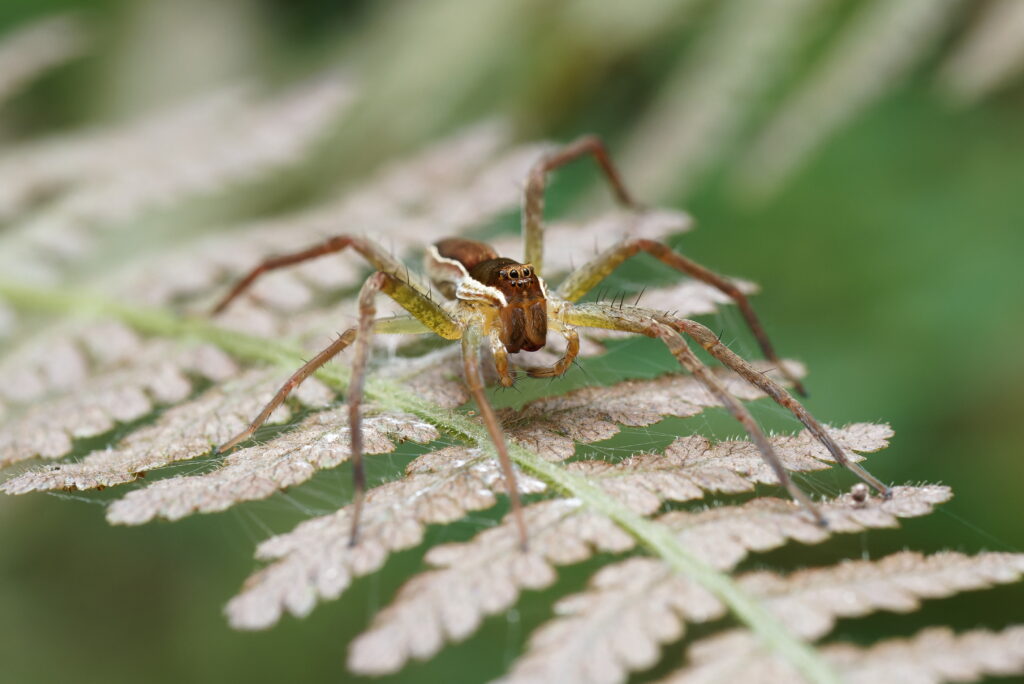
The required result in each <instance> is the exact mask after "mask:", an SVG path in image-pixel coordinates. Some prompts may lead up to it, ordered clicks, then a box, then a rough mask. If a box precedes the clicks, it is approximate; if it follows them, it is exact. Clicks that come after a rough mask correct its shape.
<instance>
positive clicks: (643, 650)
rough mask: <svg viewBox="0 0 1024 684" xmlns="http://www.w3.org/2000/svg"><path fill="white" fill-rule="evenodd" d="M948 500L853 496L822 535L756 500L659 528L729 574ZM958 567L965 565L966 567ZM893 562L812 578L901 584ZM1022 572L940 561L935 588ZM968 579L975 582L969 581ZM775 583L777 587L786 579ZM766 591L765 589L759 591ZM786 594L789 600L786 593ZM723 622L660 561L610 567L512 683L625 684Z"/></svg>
mask: <svg viewBox="0 0 1024 684" xmlns="http://www.w3.org/2000/svg"><path fill="white" fill-rule="evenodd" d="M783 458H784V457H783ZM946 498H948V489H944V488H942V487H934V488H933V487H916V488H915V487H897V488H896V491H895V493H894V497H893V499H892V500H891V501H888V502H883V501H879V500H870V501H868V502H865V503H864V504H863V505H862V506H858V505H857V503H856V502H854V501H853V500H852V498H851V497H849V496H846V497H841V498H839V499H837V500H833V501H830V502H822V503H821V505H820V506H821V510H822V513H823V514H824V515H825V516H826V518H827V519H828V521H829V528H828V529H822V528H821V527H820V526H818V525H816V524H815V523H814V522H813V521H811V520H809V519H808V517H807V515H806V513H805V512H804V511H802V510H800V509H799V508H798V507H796V506H795V505H793V504H792V503H791V502H784V501H781V500H772V499H757V500H754V501H752V502H750V503H748V504H745V505H742V506H730V507H723V508H715V509H710V510H709V511H706V512H701V513H684V514H676V513H669V514H666V515H663V516H662V517H660V520H662V521H663V522H665V523H666V524H668V525H669V526H670V527H671V528H673V529H674V530H676V532H677V535H678V536H679V538H680V540H681V541H682V542H683V543H684V544H685V545H686V546H687V548H690V549H692V550H693V551H695V552H696V553H698V554H699V555H701V556H702V557H703V558H706V559H707V560H708V561H710V562H712V563H713V564H714V565H715V566H716V567H718V568H720V569H730V568H732V567H734V566H735V565H736V564H738V563H739V562H740V561H741V560H743V558H745V557H746V555H748V554H749V553H750V552H751V551H767V550H769V549H773V548H777V547H780V546H783V545H784V544H785V543H786V542H787V541H788V540H794V541H799V542H801V543H804V544H816V543H820V542H823V541H825V540H826V539H827V538H828V537H830V536H831V533H835V532H855V531H861V530H863V529H867V528H872V527H889V526H892V525H894V524H895V518H896V517H897V516H898V517H911V516H918V515H925V514H927V513H929V512H931V510H932V507H933V506H934V505H935V504H937V503H940V502H942V501H945V499H946ZM769 511H771V512H769ZM684 521H685V522H684ZM900 557H901V556H895V557H893V558H900ZM911 557H912V558H911ZM905 558H906V559H907V560H908V562H909V563H910V564H913V561H914V560H916V561H919V563H918V564H916V565H914V567H913V568H912V569H913V571H918V576H925V575H926V572H925V571H924V570H923V569H922V566H923V565H927V564H928V563H929V562H931V561H923V560H922V559H921V557H920V556H914V555H912V554H911V555H910V556H906V557H905ZM959 560H963V562H961V563H958V564H957V561H959ZM989 561H991V562H989ZM888 562H889V564H888V565H885V566H883V567H876V566H874V565H872V564H870V563H868V565H869V566H870V568H869V569H867V570H864V571H863V572H861V574H859V575H858V574H857V569H856V568H855V569H853V570H852V571H849V572H848V574H842V570H839V569H838V568H843V567H847V566H845V565H841V566H837V567H835V568H825V569H819V570H813V571H809V572H820V573H822V574H818V575H812V576H815V578H817V579H821V578H824V576H825V575H827V573H828V572H834V571H835V572H838V573H840V574H841V576H842V578H847V579H848V582H849V584H850V585H853V584H855V583H857V582H860V583H861V585H866V584H867V582H868V578H866V576H865V575H868V574H869V573H870V572H871V571H874V572H876V573H877V574H878V575H881V576H883V578H884V579H887V580H889V581H891V582H893V583H898V582H899V580H900V574H899V570H900V569H901V567H900V565H899V564H900V562H901V561H900V560H894V561H888ZM1015 563H1017V564H1019V563H1020V558H1019V557H1018V558H1017V559H1016V560H1011V559H1006V558H1002V557H995V558H994V559H983V560H978V561H974V560H972V559H968V558H967V557H961V558H959V559H956V560H952V561H949V562H948V563H947V562H946V560H940V561H938V563H937V564H938V565H940V566H943V564H946V565H949V566H952V567H950V568H948V571H947V573H946V574H941V572H942V571H943V569H946V568H944V567H940V569H939V572H940V574H938V576H935V578H932V579H933V580H934V581H935V582H934V583H933V584H932V585H931V587H932V591H935V589H934V588H935V586H937V585H938V586H945V585H943V581H944V580H945V581H946V584H947V585H948V584H950V583H953V582H955V581H954V580H953V579H952V578H958V579H959V581H958V582H959V584H958V585H956V586H958V587H961V588H966V587H965V586H966V585H968V584H969V582H970V581H971V580H973V581H975V582H978V583H984V582H986V581H989V580H991V579H994V578H1006V579H1002V580H1000V581H1002V582H1008V581H1012V580H1010V575H1013V574H1015V573H1016V572H1017V570H1013V569H1012V568H1013V567H1015V565H1014V564H1015ZM965 564H967V565H969V566H970V567H968V569H967V570H964V569H963V566H964V565H965ZM972 564H973V565H972ZM851 567H854V566H851ZM964 574H967V576H968V580H964V579H963V576H964ZM771 576H772V578H777V575H771ZM749 578H751V579H749V580H741V581H740V586H741V587H742V588H743V589H746V590H748V591H749V592H750V593H751V594H753V595H754V596H755V597H758V598H763V599H765V598H771V597H770V596H769V594H770V591H769V589H770V587H771V585H769V584H768V583H769V582H770V581H768V580H764V579H763V576H762V575H760V574H755V575H749ZM791 579H792V582H790V580H791ZM791 579H786V581H785V582H786V583H787V584H785V585H784V586H785V588H786V589H787V590H788V591H790V592H791V595H790V598H792V597H793V595H794V594H795V595H797V598H799V599H802V600H803V601H804V603H801V604H800V606H801V607H803V608H805V610H808V611H810V610H813V609H814V608H815V604H814V601H815V600H817V599H819V598H821V597H816V596H812V595H804V594H800V593H799V592H800V591H801V590H803V589H804V586H803V582H804V579H805V575H801V574H799V573H797V574H794V575H792V578H791ZM758 582H761V583H764V584H761V585H759V584H758ZM780 582H782V581H780ZM823 585H824V586H827V583H826V582H822V583H812V586H811V587H809V588H808V589H807V591H808V592H813V591H814V590H815V588H820V587H821V586H823ZM831 586H833V587H837V588H838V587H840V586H841V585H840V582H839V581H836V582H834V583H833V585H831ZM854 589H856V588H854ZM854 589H851V590H850V591H854ZM914 589H916V586H911V587H910V589H909V590H908V591H913V590H914ZM928 591H929V588H927V587H925V586H923V585H922V586H921V588H920V591H919V593H918V594H916V595H928ZM952 591H955V587H953V588H952ZM777 593H778V594H779V595H783V594H784V591H779V592H777ZM894 593H895V590H893V589H889V590H888V592H887V593H886V594H885V595H883V596H882V597H881V598H880V599H879V600H884V599H886V598H889V599H892V597H893V594H894ZM849 596H850V594H849V593H847V594H845V595H839V596H838V598H836V599H835V603H836V605H835V606H834V607H833V608H831V609H833V610H834V611H835V612H831V613H827V612H825V613H824V615H822V616H821V617H822V619H820V621H819V623H818V624H819V625H820V624H823V623H824V622H825V621H827V619H834V617H835V615H836V614H843V611H844V610H847V611H849V610H851V609H852V607H851V605H849V604H846V603H843V599H844V598H849ZM766 605H767V606H768V607H769V609H772V610H774V611H775V612H776V613H778V614H780V616H782V617H783V618H784V617H786V616H788V615H793V614H795V613H796V612H797V607H796V604H795V603H791V604H790V606H786V605H785V604H784V602H774V601H771V600H769V601H767V602H766ZM828 605H829V604H822V605H821V606H817V609H818V610H819V611H822V612H823V611H825V609H826V607H827V606H828ZM854 605H856V606H858V608H863V609H864V610H865V611H866V610H867V609H870V608H871V607H874V608H878V607H888V605H886V606H883V605H873V606H872V604H870V603H869V602H857V603H855V604H854ZM893 605H895V601H893ZM786 610H788V613H786V612H785V611H786ZM724 613H725V609H724V607H722V606H721V604H720V603H719V602H718V601H717V600H716V599H715V598H714V597H712V596H711V594H709V593H708V592H707V590H705V589H702V588H700V587H699V586H698V585H697V584H695V583H694V582H693V581H692V580H690V579H688V578H685V576H682V575H679V574H677V573H674V572H673V571H672V570H671V569H670V568H669V567H667V566H666V565H665V563H664V562H662V561H660V560H658V559H654V558H632V559H629V560H626V561H623V562H620V563H615V564H612V565H608V566H606V567H604V568H602V569H601V570H600V571H599V572H598V573H597V574H595V575H594V576H593V578H592V579H591V582H590V587H589V589H588V590H587V591H586V592H584V593H581V594H575V595H573V596H568V597H566V598H564V599H562V600H560V601H559V602H558V603H557V604H556V605H555V614H556V615H557V616H556V617H555V618H554V619H552V621H550V622H548V623H547V624H545V625H543V626H541V627H540V628H538V630H537V631H535V632H534V634H532V635H531V636H530V640H529V643H528V645H527V647H526V651H525V653H524V654H523V655H522V656H521V657H520V659H519V660H518V661H517V662H516V664H515V665H514V666H513V669H512V672H511V673H510V674H509V680H511V681H516V682H526V681H594V682H620V681H625V680H626V679H627V678H628V675H629V672H630V671H635V670H643V669H645V668H648V667H650V666H652V665H653V664H654V662H656V661H657V658H658V657H659V654H660V649H662V645H663V644H666V643H670V642H673V641H676V640H678V639H680V638H681V637H682V636H683V631H684V625H685V623H687V622H689V623H700V622H709V621H712V619H717V618H718V617H721V616H722V615H723V614H724ZM829 626H830V623H829ZM793 627H800V626H793ZM798 633H799V632H798Z"/></svg>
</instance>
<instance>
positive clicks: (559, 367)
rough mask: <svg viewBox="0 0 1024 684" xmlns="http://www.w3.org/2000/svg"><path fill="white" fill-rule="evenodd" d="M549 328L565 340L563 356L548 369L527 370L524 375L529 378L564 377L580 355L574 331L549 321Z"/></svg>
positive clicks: (578, 337)
mask: <svg viewBox="0 0 1024 684" xmlns="http://www.w3.org/2000/svg"><path fill="white" fill-rule="evenodd" d="M549 323H550V324H551V327H552V328H554V329H556V330H558V332H560V333H561V334H562V337H564V338H565V341H566V343H567V344H566V346H565V354H563V355H562V358H560V359H559V360H558V361H556V362H555V365H553V366H549V367H548V368H529V369H527V371H526V374H527V375H529V376H530V377H531V378H557V377H560V376H562V375H565V372H566V371H567V370H569V367H570V366H572V363H573V361H575V360H576V355H577V354H579V353H580V336H579V335H578V334H577V333H576V331H575V330H573V329H572V328H570V327H569V326H566V325H560V324H558V322H557V321H555V320H550V321H549Z"/></svg>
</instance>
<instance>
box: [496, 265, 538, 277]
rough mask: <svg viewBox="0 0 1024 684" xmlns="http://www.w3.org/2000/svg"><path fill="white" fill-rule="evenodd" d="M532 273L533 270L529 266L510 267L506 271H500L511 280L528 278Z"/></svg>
mask: <svg viewBox="0 0 1024 684" xmlns="http://www.w3.org/2000/svg"><path fill="white" fill-rule="evenodd" d="M532 274H533V270H532V269H531V268H530V267H529V266H520V267H519V268H510V269H509V270H507V271H503V272H502V274H501V275H502V277H504V278H508V279H511V280H518V279H519V278H529V277H530V276H531V275H532Z"/></svg>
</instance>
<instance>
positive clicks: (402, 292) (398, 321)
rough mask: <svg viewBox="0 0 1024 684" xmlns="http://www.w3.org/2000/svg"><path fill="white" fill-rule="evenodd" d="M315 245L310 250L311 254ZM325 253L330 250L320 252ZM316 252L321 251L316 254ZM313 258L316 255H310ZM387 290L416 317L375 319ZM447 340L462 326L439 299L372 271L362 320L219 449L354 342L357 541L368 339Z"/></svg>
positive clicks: (351, 398) (363, 294) (363, 293)
mask: <svg viewBox="0 0 1024 684" xmlns="http://www.w3.org/2000/svg"><path fill="white" fill-rule="evenodd" d="M310 251H312V250H307V253H308V252H310ZM320 253H326V252H320ZM314 256H319V253H318V254H315V255H314ZM307 258H312V257H307ZM378 292H380V293H383V294H386V295H388V296H389V297H391V298H392V299H393V300H395V301H396V302H397V303H398V304H399V305H400V306H401V307H402V308H404V309H405V310H406V311H408V312H409V313H411V314H412V315H413V317H412V318H387V319H383V320H375V319H374V316H375V315H376V313H377V311H376V306H375V305H374V298H375V297H376V295H377V293H378ZM431 331H433V332H434V333H436V334H438V335H440V336H441V337H444V338H446V339H458V338H459V337H460V336H461V334H462V330H461V328H460V327H459V325H458V324H457V323H456V322H455V321H454V320H453V319H452V318H451V317H450V316H449V315H448V312H446V311H445V310H444V309H443V308H441V306H440V305H439V304H437V303H436V302H434V301H433V300H431V299H430V298H429V297H427V296H426V295H424V294H423V293H422V292H420V291H419V290H417V289H416V288H414V287H412V286H411V285H410V284H409V283H407V282H405V281H404V280H402V278H401V277H400V276H398V275H391V274H389V273H384V272H381V271H378V272H376V273H374V274H373V275H372V276H370V277H369V278H368V279H367V280H366V282H365V283H363V287H362V288H361V289H360V291H359V325H358V327H356V328H350V329H349V330H346V331H345V332H344V333H342V334H341V336H339V337H338V339H337V340H335V341H334V342H332V343H331V344H329V345H328V346H327V347H326V348H325V349H324V350H323V351H321V352H320V353H319V354H317V355H316V356H315V357H313V358H312V359H311V360H310V361H308V362H307V363H306V364H305V365H303V366H302V367H301V368H299V370H297V371H295V373H294V374H293V375H292V376H291V377H290V378H289V379H288V381H287V382H285V384H284V385H282V386H281V389H279V390H278V392H277V394H275V395H274V397H273V399H271V400H270V402H268V403H267V405H266V406H265V407H264V408H263V410H262V411H260V414H259V415H258V416H257V417H256V418H255V420H253V422H252V423H250V425H249V427H247V428H246V429H245V430H243V431H242V432H241V433H239V434H238V435H236V436H235V437H234V438H232V439H231V440H230V441H228V442H227V443H226V444H224V445H223V446H221V447H220V448H219V449H218V452H225V451H228V450H229V449H232V448H234V447H235V446H237V445H238V444H240V443H241V442H244V441H245V440H247V439H249V438H250V437H252V435H253V434H254V433H255V432H256V430H257V429H259V427H260V426H261V425H263V423H265V422H266V421H267V418H269V417H270V414H271V413H273V412H274V409H276V408H277V407H278V406H280V405H281V403H282V402H284V400H285V399H286V398H287V397H288V395H289V394H291V392H292V391H293V390H294V389H295V388H296V387H298V386H299V385H300V384H301V383H302V382H303V381H304V380H305V379H306V378H308V377H309V376H310V375H312V374H313V373H315V372H316V370H317V369H318V368H320V367H321V366H323V365H324V364H325V363H327V362H328V361H330V360H331V359H332V358H334V356H336V355H337V354H338V353H339V352H341V351H342V350H343V349H345V348H346V347H348V346H349V345H350V344H352V343H353V342H354V343H355V354H354V358H353V360H352V376H351V378H350V380H349V387H348V391H347V393H346V400H347V403H348V410H349V434H350V442H351V454H352V457H351V458H352V478H353V482H354V485H355V495H354V499H353V513H352V536H351V538H350V540H349V541H350V543H351V544H355V543H356V541H357V540H358V534H359V521H360V517H361V515H362V505H363V494H364V491H365V489H366V476H365V474H364V470H363V431H362V415H361V412H360V407H361V405H362V399H363V387H364V385H365V380H366V366H367V362H368V359H369V349H370V340H371V338H372V334H373V333H374V332H381V333H392V334H407V333H420V332H431Z"/></svg>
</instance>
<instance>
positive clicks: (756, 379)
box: [661, 316, 892, 498]
mask: <svg viewBox="0 0 1024 684" xmlns="http://www.w3.org/2000/svg"><path fill="white" fill-rule="evenodd" d="M661 320H662V321H663V322H664V323H666V324H667V325H670V326H672V328H673V329H675V330H677V331H679V332H681V333H684V334H686V335H688V336H690V337H691V338H693V339H694V340H695V341H696V342H697V343H698V344H699V345H701V346H702V347H703V348H704V349H706V350H707V352H708V353H709V354H711V355H712V356H713V357H715V358H716V359H718V360H719V361H721V362H722V363H723V364H724V365H725V366H726V367H728V368H730V369H732V370H733V371H735V372H736V373H737V374H738V375H739V376H740V377H742V378H744V379H745V380H747V382H749V383H750V384H752V385H754V386H755V387H757V388H758V389H760V390H761V391H762V392H764V393H765V394H767V395H768V396H769V397H771V398H772V399H773V400H774V401H775V403H777V404H778V405H779V406H782V407H783V408H785V409H787V410H789V411H790V412H791V413H792V414H793V415H794V416H796V418H797V420H799V421H800V422H801V423H803V424H804V426H805V427H806V428H807V429H808V430H810V432H811V434H813V435H814V436H815V437H816V438H817V440H818V441H819V442H821V443H822V444H823V445H824V446H825V448H826V449H828V451H829V453H830V454H831V455H832V458H834V459H835V460H836V462H837V463H838V464H839V465H841V466H843V467H844V468H846V469H847V470H850V471H851V472H853V473H854V474H855V475H856V476H857V477H859V478H860V479H861V480H863V481H864V482H865V483H867V484H868V485H870V486H871V487H873V488H874V489H875V490H876V491H878V493H879V494H881V495H882V496H884V497H886V498H889V497H890V496H892V489H891V488H890V487H888V486H886V485H885V484H883V483H882V482H881V481H880V480H879V479H878V478H876V477H875V476H874V475H872V474H871V473H869V472H868V471H867V470H866V469H865V468H864V467H863V466H861V465H860V464H859V463H855V462H854V461H851V460H850V458H849V457H848V456H847V455H846V452H844V451H843V449H842V447H840V446H839V445H838V444H836V441H835V440H834V439H832V435H830V434H829V433H828V431H827V430H826V429H825V427H824V426H823V425H822V424H821V423H819V422H818V421H817V420H816V419H815V418H814V416H812V415H811V414H810V413H809V412H808V411H807V409H805V408H804V407H803V405H802V404H801V403H800V402H799V401H797V400H796V399H795V398H794V397H793V396H792V395H791V394H790V393H789V392H787V391H786V389H785V388H784V387H783V386H782V385H780V384H779V383H777V382H775V381H774V380H772V379H771V378H770V377H768V376H767V375H765V374H764V373H760V372H758V370H757V369H756V368H754V367H753V366H751V365H750V364H749V363H748V362H747V361H745V360H744V359H743V358H742V357H740V356H739V355H738V354H736V353H735V352H734V351H732V350H731V349H729V348H728V347H727V346H725V345H724V344H722V341H721V340H720V339H719V338H718V336H717V335H716V334H715V333H714V332H712V331H711V330H710V329H709V328H707V327H706V326H704V325H701V324H700V323H697V322H696V321H691V320H687V319H680V318H672V317H668V316H664V317H661Z"/></svg>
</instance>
